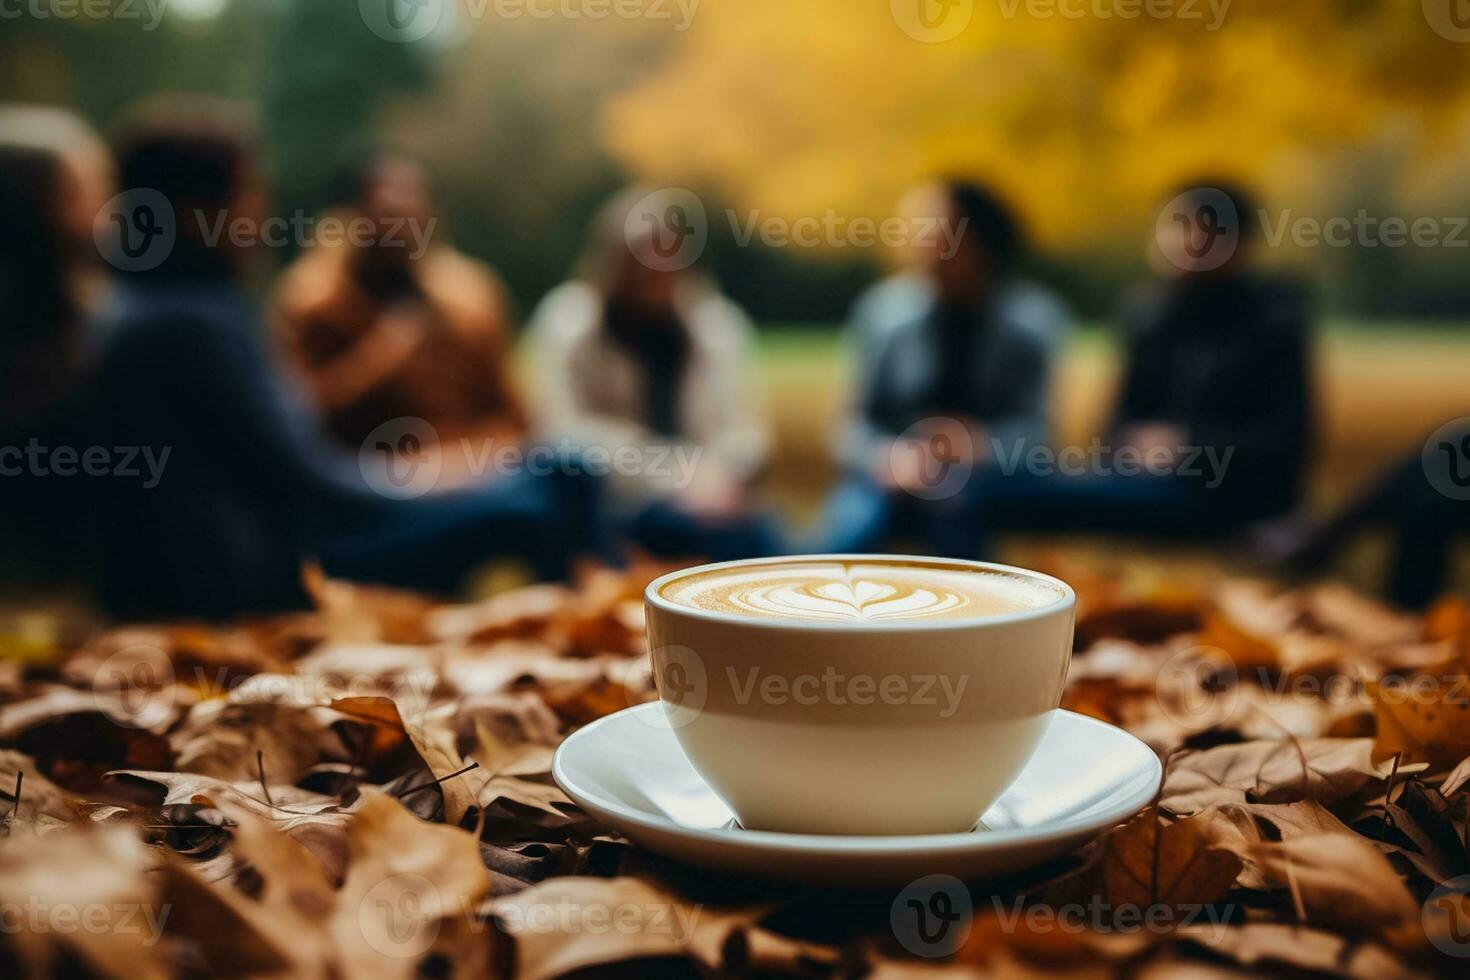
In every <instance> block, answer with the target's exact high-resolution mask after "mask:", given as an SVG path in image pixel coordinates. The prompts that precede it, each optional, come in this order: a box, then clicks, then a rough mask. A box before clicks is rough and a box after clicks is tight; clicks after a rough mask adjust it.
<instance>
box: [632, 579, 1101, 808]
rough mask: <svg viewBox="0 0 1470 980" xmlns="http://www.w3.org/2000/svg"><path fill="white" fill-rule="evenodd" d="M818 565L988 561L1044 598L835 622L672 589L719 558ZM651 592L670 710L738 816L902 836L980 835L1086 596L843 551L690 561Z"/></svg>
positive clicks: (1048, 693) (1061, 676)
mask: <svg viewBox="0 0 1470 980" xmlns="http://www.w3.org/2000/svg"><path fill="white" fill-rule="evenodd" d="M824 563H838V564H848V563H854V564H856V565H857V566H859V568H858V570H857V571H855V572H854V573H853V574H854V575H857V576H858V577H859V578H860V577H861V569H862V567H871V568H876V569H878V570H879V572H881V571H882V569H883V568H884V567H885V566H888V565H895V566H901V567H903V568H905V569H910V570H916V571H912V572H911V573H912V574H915V575H919V576H922V575H923V573H924V572H925V571H926V570H931V569H932V570H935V571H940V572H953V571H967V572H980V573H985V574H987V575H991V576H996V577H997V580H1004V581H1005V582H1006V583H1008V586H1015V587H1020V588H1022V589H1023V590H1024V589H1035V590H1038V591H1039V594H1040V597H1041V599H1042V600H1044V601H1039V604H1037V605H1035V606H1034V607H1029V608H1023V609H1019V610H1017V611H1008V612H1002V613H999V614H991V615H983V614H982V615H976V616H973V617H967V616H964V615H959V616H951V617H949V618H933V619H924V618H916V619H904V618H896V619H891V620H886V621H852V622H832V621H827V620H817V621H806V620H801V619H787V618H780V617H770V616H761V615H752V614H750V613H731V612H728V611H716V610H711V609H707V608H696V607H694V606H692V605H688V604H684V603H681V602H676V601H674V600H672V599H670V598H669V597H668V594H667V593H668V592H669V591H672V590H674V589H677V587H678V585H679V583H680V582H681V581H683V580H685V579H689V578H692V577H694V576H698V575H707V574H709V573H711V572H716V571H720V570H739V571H741V572H743V571H744V570H746V569H747V568H749V569H750V570H751V571H752V572H762V570H763V569H767V568H772V567H774V568H776V569H777V570H778V571H780V568H779V566H785V565H815V564H824ZM987 581H988V580H987ZM859 584H860V583H859ZM645 604H646V608H647V613H648V635H649V641H650V645H651V648H652V653H653V668H654V676H655V678H656V681H657V683H658V689H659V694H660V698H661V701H662V703H663V707H664V712H663V717H664V718H665V719H666V721H667V723H668V724H669V726H670V727H671V728H672V729H673V730H674V732H675V734H676V736H677V738H678V741H679V744H680V745H681V746H682V747H683V749H684V752H685V753H686V754H687V755H688V757H689V760H690V762H691V763H692V764H693V765H694V767H695V769H696V770H697V771H698V772H699V773H700V775H701V776H702V777H703V778H704V779H705V781H706V782H707V783H708V784H709V786H710V787H711V788H712V789H713V790H714V791H715V792H716V793H718V794H719V796H720V797H721V798H722V799H723V800H724V801H725V802H726V803H727V804H728V805H729V806H730V809H731V810H732V811H733V812H734V813H735V814H736V816H737V818H738V819H739V821H740V824H741V825H742V826H743V827H745V828H747V829H750V830H767V831H784V832H789V833H805V834H844V835H896V834H938V833H960V832H964V831H967V830H970V829H972V828H973V827H974V826H975V825H976V823H977V822H978V821H979V820H980V817H981V816H982V814H983V813H984V812H985V810H986V809H987V808H989V806H990V805H991V804H992V803H994V802H995V801H996V800H997V799H998V798H999V797H1000V795H1001V794H1002V793H1004V792H1005V790H1006V788H1007V787H1008V786H1009V785H1010V784H1011V783H1012V782H1013V781H1014V780H1015V778H1016V777H1017V776H1018V775H1019V774H1020V773H1021V770H1022V769H1023V768H1024V767H1025V765H1026V763H1027V761H1028V760H1029V759H1030V758H1031V756H1032V754H1033V753H1034V752H1035V750H1036V747H1037V746H1038V745H1039V744H1040V742H1041V739H1042V736H1043V735H1044V733H1045V731H1046V727H1047V725H1048V723H1049V722H1050V719H1051V717H1052V714H1053V712H1054V711H1055V710H1056V708H1057V706H1058V704H1059V703H1060V701H1061V697H1062V691H1063V688H1064V687H1065V685H1066V678H1067V667H1068V664H1069V662H1070V658H1071V650H1072V632H1073V625H1074V618H1075V612H1076V595H1075V593H1073V591H1072V589H1071V588H1070V587H1069V586H1068V585H1067V584H1066V583H1064V582H1062V581H1060V580H1058V579H1055V578H1052V577H1050V576H1047V575H1042V574H1040V573H1037V572H1030V571H1026V570H1023V569H1017V568H1010V567H1007V566H1003V565H992V564H986V563H981V562H964V561H954V560H941V559H929V558H910V557H905V556H884V555H868V556H852V555H846V556H811V557H792V558H780V559H768V560H758V561H745V562H727V563H724V564H721V565H707V566H702V567H700V568H694V569H685V570H683V571H679V572H675V573H673V574H670V575H665V576H663V577H662V578H660V579H658V580H656V581H654V582H653V583H651V584H650V585H649V587H648V590H647V592H646V594H645ZM1057 775H1058V778H1065V776H1066V774H1065V773H1058V774H1057Z"/></svg>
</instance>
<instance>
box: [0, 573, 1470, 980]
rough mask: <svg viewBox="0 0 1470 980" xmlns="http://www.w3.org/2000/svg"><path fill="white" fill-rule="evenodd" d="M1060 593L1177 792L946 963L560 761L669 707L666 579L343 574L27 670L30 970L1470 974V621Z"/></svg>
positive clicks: (1083, 707) (1087, 579)
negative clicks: (272, 606) (578, 796)
mask: <svg viewBox="0 0 1470 980" xmlns="http://www.w3.org/2000/svg"><path fill="white" fill-rule="evenodd" d="M1047 570H1048V571H1052V572H1054V573H1056V574H1060V575H1061V576H1062V577H1064V578H1066V579H1068V580H1069V581H1071V582H1072V583H1073V584H1074V585H1075V586H1076V588H1077V590H1078V594H1079V598H1080V608H1079V621H1078V643H1077V654H1076V657H1075V659H1074V661H1073V667H1072V674H1071V683H1070V685H1069V690H1068V693H1067V696H1066V702H1065V706H1066V707H1068V708H1071V709H1072V710H1075V711H1080V712H1084V713H1086V714H1090V715H1094V716H1096V717H1099V718H1103V719H1105V720H1107V721H1110V722H1112V723H1114V724H1117V725H1120V726H1122V727H1124V728H1127V729H1128V730H1130V731H1132V732H1134V733H1135V734H1137V735H1138V736H1139V737H1140V738H1142V739H1143V740H1144V741H1145V742H1147V743H1148V744H1149V745H1150V746H1152V747H1153V748H1154V749H1155V750H1156V751H1157V752H1158V753H1159V754H1160V756H1161V757H1162V758H1163V759H1164V762H1165V782H1164V786H1163V789H1162V791H1161V793H1160V795H1159V798H1158V800H1157V801H1156V802H1155V804H1154V805H1153V806H1151V807H1149V808H1148V809H1147V810H1145V811H1144V812H1143V813H1142V814H1140V815H1139V816H1137V817H1136V818H1135V819H1133V820H1131V821H1129V822H1128V823H1126V824H1125V825H1123V826H1121V827H1118V828H1116V829H1115V830H1114V831H1113V832H1111V833H1110V834H1109V835H1107V836H1106V837H1104V838H1103V839H1102V840H1099V841H1097V842H1095V843H1094V844H1092V845H1090V846H1089V847H1087V848H1086V849H1084V850H1083V851H1082V852H1080V853H1078V854H1076V855H1073V856H1072V857H1070V858H1068V859H1066V860H1064V861H1061V862H1058V863H1055V864H1053V865H1050V866H1047V867H1044V868H1040V869H1036V870H1035V871H1033V872H1030V873H1028V874H1026V875H1025V876H1023V877H1019V878H1016V879H1013V880H1006V881H992V882H977V883H974V884H973V885H972V886H971V899H972V902H971V904H972V906H973V909H974V915H973V919H972V920H970V921H967V922H966V923H965V924H964V925H965V927H966V928H967V939H966V940H965V942H964V943H963V946H962V947H961V948H959V950H958V951H957V953H955V955H954V956H952V957H950V958H948V959H945V960H941V961H938V962H935V961H930V960H925V959H922V958H918V957H915V956H912V955H910V952H909V951H906V950H905V948H904V947H903V945H902V944H901V943H900V942H898V941H897V939H896V937H895V934H894V932H893V930H892V928H891V927H890V918H889V915H890V907H891V905H892V903H893V897H894V896H893V894H892V893H887V894H877V893H849V892H833V891H817V890H810V889H803V888H800V887H798V886H793V885H781V884H772V883H762V882H757V881H747V880H734V879H729V878H720V877H715V876H712V875H710V874H707V873H703V872H700V871H697V870H694V869H689V868H683V867H678V866H674V865H672V864H670V863H668V862H666V861H663V860H661V859H659V858H658V857H657V856H655V855H652V854H649V853H647V852H644V851H641V850H639V849H637V848H635V847H633V846H632V845H630V844H629V843H628V842H626V841H625V840H622V839H621V838H619V837H617V836H616V835H613V834H610V833H608V832H607V831H605V830H602V829H601V828H599V827H598V826H597V825H596V824H594V823H593V822H591V821H590V820H589V819H588V818H587V817H586V816H585V815H584V814H582V813H581V812H579V811H578V809H577V808H576V807H575V806H573V805H572V804H571V803H570V802H569V801H568V800H567V799H566V798H565V797H564V796H563V795H562V794H561V792H560V791H559V790H558V789H557V788H556V786H555V784H554V783H553V782H552V780H551V778H550V776H549V774H548V773H549V769H550V762H551V756H552V753H553V751H554V749H555V747H556V745H557V744H558V743H559V742H560V741H561V739H562V738H564V737H565V736H566V735H567V734H568V733H569V732H570V731H572V730H573V729H575V728H576V726H578V725H582V724H585V723H587V722H589V721H591V720H593V719H595V718H598V717H601V716H603V715H606V714H609V713H611V712H614V711H617V710H620V709H622V708H624V707H627V706H628V705H630V704H636V703H639V702H641V701H644V700H647V699H649V698H651V697H652V696H653V693H652V691H651V685H650V681H649V678H648V671H647V667H646V659H647V658H646V647H645V639H644V635H643V621H642V617H643V612H642V603H641V594H642V588H643V586H644V585H645V584H646V582H647V581H649V580H650V578H651V577H652V576H653V575H654V574H656V573H657V572H659V571H661V569H656V568H652V567H635V568H633V569H631V570H628V571H626V572H613V571H607V570H593V571H588V572H587V573H586V574H584V575H583V576H582V578H581V581H580V583H579V585H578V586H577V587H576V588H563V587H559V586H531V587H526V588H522V589H516V590H513V591H508V592H503V593H500V594H498V595H496V596H494V597H492V598H490V599H488V600H485V601H483V602H479V603H476V604H473V605H443V604H439V603H436V602H434V601H431V600H429V599H427V598H424V597H420V596H415V595H410V594H405V593H397V592H390V591H386V590H380V589H373V588H366V587H360V586H353V585H348V584H345V583H340V582H334V581H329V580H326V579H324V578H322V577H321V576H320V575H319V574H317V573H314V572H312V571H311V570H308V572H307V579H308V583H309V585H310V587H311V589H312V592H313V594H314V595H315V597H316V607H317V608H316V609H315V611H313V612H310V613H303V614H297V615H290V616H282V617H279V618H275V619H271V620H266V621H255V622H245V623H240V624H237V625H235V626H233V627H230V628H215V627H201V626H190V625H140V626H132V627H123V628H116V629H110V630H107V631H101V632H97V633H95V634H92V635H83V636H79V637H77V638H76V641H75V642H70V641H68V642H65V643H61V644H58V649H56V650H55V651H54V656H49V657H32V658H29V659H28V660H26V661H24V662H21V661H11V662H6V663H3V664H0V814H3V815H4V820H5V826H4V827H3V828H0V910H3V913H4V921H3V922H0V926H3V928H0V973H3V974H4V975H27V974H33V975H51V974H65V975H81V976H117V977H128V978H152V977H172V976H277V977H353V978H358V977H368V978H371V977H413V976H420V975H423V976H486V975H490V976H517V977H532V978H539V977H551V976H560V975H563V974H566V973H569V972H576V971H588V970H591V971H593V972H596V973H607V974H615V975H632V976H641V975H649V974H657V975H711V974H713V975H726V974H765V975H798V976H800V975H814V976H880V977H881V976H910V975H912V976H915V977H927V976H931V975H940V974H945V973H952V974H955V975H959V976H967V975H970V976H994V975H1002V976H1017V977H1024V976H1030V975H1042V976H1088V977H1109V976H1125V975H1126V976H1130V977H1153V976H1177V975H1185V976H1198V977H1216V976H1218V977H1228V976H1249V975H1258V974H1260V973H1283V972H1284V973H1289V974H1291V975H1296V976H1302V975H1322V976H1351V977H1365V978H1368V977H1371V978H1387V977H1400V976H1405V977H1407V976H1464V975H1466V972H1467V970H1470V959H1467V958H1465V957H1470V930H1467V928H1466V926H1467V924H1470V906H1467V904H1466V900H1465V897H1464V892H1465V890H1466V886H1467V884H1470V877H1466V876H1470V848H1467V841H1470V825H1467V813H1466V810H1467V803H1470V707H1467V705H1470V680H1467V678H1470V607H1467V605H1466V603H1465V602H1464V601H1462V600H1456V599H1447V600H1445V601H1444V602H1443V603H1441V604H1440V605H1439V606H1437V607H1436V608H1435V609H1434V610H1433V611H1432V612H1431V613H1430V614H1428V615H1427V616H1424V617H1410V616H1405V615H1401V614H1398V613H1395V612H1393V611H1391V610H1388V609H1386V608H1383V607H1381V606H1379V605H1377V604H1376V603H1374V602H1372V601H1370V600H1367V599H1365V598H1363V597H1361V596H1359V595H1356V594H1354V593H1352V592H1350V591H1348V590H1347V589H1345V588H1343V587H1341V586H1334V585H1321V586H1308V587H1300V588H1293V589H1289V590H1288V589H1282V588H1278V587H1273V586H1271V585H1269V584H1267V583H1260V582H1250V581H1240V580H1220V581H1215V582H1211V583H1208V584H1204V585H1189V586H1185V585H1182V584H1179V583H1177V582H1176V583H1169V582H1165V583H1162V584H1160V583H1159V582H1157V581H1155V582H1139V581H1134V580H1131V579H1130V578H1129V576H1127V575H1124V574H1120V573H1119V571H1118V570H1116V569H1097V568H1082V567H1052V568H1048V569H1047ZM751 764H752V765H756V766H758V765H760V764H761V763H760V760H759V759H752V760H751ZM1055 775H1056V778H1057V779H1058V780H1065V779H1067V778H1068V774H1067V773H1064V772H1059V773H1056V774H1055ZM873 792H874V793H881V792H883V787H882V786H874V787H873ZM63 913H65V914H63ZM68 916H69V917H68ZM88 916H93V917H94V919H93V920H91V921H92V925H93V926H95V927H89V926H88V924H87V923H88V921H89V920H88V919H87V917H88ZM1457 954H1458V955H1457Z"/></svg>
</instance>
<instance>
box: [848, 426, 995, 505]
mask: <svg viewBox="0 0 1470 980" xmlns="http://www.w3.org/2000/svg"><path fill="white" fill-rule="evenodd" d="M989 458H990V441H989V437H988V435H987V432H986V429H985V427H984V425H982V424H981V423H980V422H979V421H977V420H974V419H971V420H967V421H964V422H962V421H960V420H958V419H949V418H945V419H934V420H932V421H931V422H930V423H928V424H921V425H919V426H918V427H916V429H915V431H914V434H913V435H911V436H909V437H907V438H904V439H895V440H894V441H893V442H891V443H889V445H888V449H887V451H886V452H884V453H883V454H882V456H881V458H880V459H879V460H878V467H877V474H876V475H877V479H878V482H879V484H880V485H882V486H885V487H887V488H889V489H891V490H900V491H904V492H909V493H911V492H917V491H922V490H926V489H929V488H932V487H933V486H934V484H935V479H936V477H938V478H940V479H942V478H943V476H944V474H946V473H948V472H949V471H950V470H952V469H954V468H956V467H962V468H965V469H969V468H972V467H974V466H977V465H979V464H981V463H983V462H985V461H986V460H987V459H989Z"/></svg>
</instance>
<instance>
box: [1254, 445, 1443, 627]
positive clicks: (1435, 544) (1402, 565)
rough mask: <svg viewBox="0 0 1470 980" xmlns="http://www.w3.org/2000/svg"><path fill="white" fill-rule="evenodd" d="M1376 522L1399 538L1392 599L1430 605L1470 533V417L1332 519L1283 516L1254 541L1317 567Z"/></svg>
mask: <svg viewBox="0 0 1470 980" xmlns="http://www.w3.org/2000/svg"><path fill="white" fill-rule="evenodd" d="M1374 527H1376V528H1380V529H1384V530H1387V531H1388V532H1389V535H1390V538H1391V542H1392V544H1391V551H1390V556H1389V570H1388V576H1387V582H1386V586H1385V591H1386V592H1387V594H1388V597H1389V598H1390V599H1391V600H1393V601H1394V602H1396V603H1397V604H1399V605H1400V606H1403V607H1404V608H1406V609H1424V608H1426V607H1427V606H1429V605H1430V604H1431V603H1432V602H1434V600H1435V599H1437V598H1439V596H1440V595H1441V594H1442V593H1443V591H1444V589H1445V588H1446V586H1447V585H1448V580H1449V572H1450V558H1451V553H1452V552H1453V550H1454V547H1455V545H1456V544H1457V543H1458V542H1460V541H1462V540H1463V539H1464V538H1465V536H1466V535H1467V534H1470V419H1461V420H1459V421H1458V422H1457V423H1447V425H1446V426H1445V428H1444V429H1442V430H1441V431H1439V432H1437V433H1435V434H1434V435H1433V436H1431V438H1430V441H1429V443H1428V444H1427V446H1426V449H1425V451H1424V452H1421V453H1416V454H1414V455H1413V456H1412V457H1409V458H1407V459H1404V460H1403V461H1402V462H1399V463H1397V464H1395V465H1393V466H1391V467H1389V468H1388V470H1387V471H1385V472H1384V473H1383V474H1382V475H1381V476H1379V477H1378V478H1377V479H1375V480H1373V481H1372V482H1371V483H1369V484H1368V485H1367V486H1366V487H1364V488H1363V489H1362V490H1361V491H1359V492H1358V493H1357V494H1356V495H1355V496H1354V497H1353V498H1352V499H1351V500H1349V501H1348V502H1347V503H1345V504H1344V505H1343V506H1342V507H1341V508H1339V509H1338V510H1337V511H1336V512H1335V513H1333V514H1332V515H1331V516H1330V517H1328V518H1326V519H1325V520H1315V519H1311V518H1307V517H1292V518H1289V519H1287V520H1283V521H1280V522H1277V523H1276V524H1273V525H1272V526H1270V527H1268V528H1265V529H1263V530H1262V532H1261V533H1260V534H1258V535H1257V540H1256V541H1255V542H1254V544H1255V547H1256V551H1257V552H1258V557H1260V558H1263V559H1265V560H1266V561H1268V562H1272V563H1276V564H1280V565H1282V566H1284V567H1285V568H1287V569H1289V570H1291V571H1295V572H1303V573H1311V572H1317V571H1320V570H1321V569H1322V568H1323V567H1324V566H1325V565H1326V564H1327V563H1328V562H1330V561H1331V560H1332V559H1333V557H1334V556H1335V555H1336V554H1337V553H1338V552H1339V551H1341V550H1342V549H1343V548H1344V547H1346V546H1347V545H1348V543H1349V542H1351V541H1353V540H1354V539H1356V538H1357V537H1358V536H1359V534H1360V533H1361V532H1363V531H1365V530H1367V529H1369V528H1374Z"/></svg>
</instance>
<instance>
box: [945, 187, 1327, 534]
mask: <svg viewBox="0 0 1470 980" xmlns="http://www.w3.org/2000/svg"><path fill="white" fill-rule="evenodd" d="M1255 215H1256V211H1255V208H1254V207H1253V205H1252V204H1251V202H1250V198H1249V197H1248V196H1247V195H1246V194H1245V193H1244V192H1243V191H1241V190H1239V189H1235V188H1231V187H1228V186H1226V185H1222V184H1219V183H1215V184H1195V185H1191V186H1190V187H1189V188H1187V189H1186V190H1185V191H1184V192H1183V193H1181V194H1180V195H1178V196H1177V197H1175V198H1174V199H1173V201H1171V202H1170V205H1169V208H1168V213H1166V215H1165V217H1164V219H1163V220H1162V221H1161V222H1160V235H1159V241H1158V244H1159V261H1158V262H1157V263H1156V267H1157V269H1158V270H1159V272H1160V273H1161V275H1160V278H1159V280H1158V281H1157V282H1155V283H1152V284H1150V285H1149V286H1147V287H1146V288H1144V289H1143V290H1141V291H1140V292H1139V293H1138V294H1136V296H1135V297H1134V299H1133V300H1132V302H1131V303H1130V304H1129V305H1128V307H1127V309H1126V311H1125V313H1124V315H1123V324H1124V333H1125V344H1126V350H1125V361H1126V364H1125V369H1124V378H1123V382H1122V386H1121V389H1120V392H1119V395H1118V398H1117V403H1116V407H1115V410H1114V413H1113V418H1112V422H1111V425H1110V428H1109V430H1108V433H1107V434H1106V436H1105V438H1103V439H1101V440H1099V441H1098V442H1097V443H1095V444H1094V445H1093V446H1091V447H1087V448H1086V450H1085V451H1077V452H1072V453H1070V455H1069V453H1068V451H1066V450H1063V451H1060V452H1059V453H1058V454H1057V455H1056V457H1055V458H1054V459H1052V458H1047V459H1044V460H1040V461H1039V462H1038V461H1037V460H1036V459H1035V458H1032V459H1029V460H1028V459H1026V458H1024V457H1016V458H1013V459H1012V460H1011V461H1010V463H1009V464H1008V465H1005V466H1002V467H1000V468H999V472H991V473H988V474H985V476H984V478H982V479H981V480H979V481H977V486H975V487H974V488H971V489H969V490H967V491H966V494H967V499H969V500H970V501H972V505H973V506H974V507H975V508H976V509H977V510H978V511H980V512H981V513H982V514H983V515H984V522H985V523H986V525H987V527H989V528H990V529H1002V528H1010V529H1025V530H1082V531H1086V530H1096V531H1111V532H1118V533H1128V534H1154V535H1159V536H1164V537H1218V536H1222V535H1227V534H1230V533H1232V532H1234V531H1236V530H1238V529H1240V528H1242V527H1244V526H1246V525H1249V524H1252V523H1254V522H1258V521H1263V520H1266V519H1269V518H1272V517H1275V516H1278V515H1280V514H1282V513H1285V512H1287V511H1288V510H1290V509H1291V508H1292V507H1293V506H1295V504H1296V502H1297V499H1298V496H1299V493H1300V488H1301V483H1302V477H1303V474H1304V471H1305V468H1306V464H1307V462H1308V459H1309V457H1310V452H1311V446H1312V430H1313V425H1312V414H1313V406H1312V401H1313V399H1312V384H1311V377H1312V353H1311V338H1310V330H1309V321H1310V316H1309V313H1308V309H1307V304H1306V302H1305V301H1304V299H1303V297H1302V296H1301V295H1300V293H1299V291H1298V290H1296V289H1294V288H1293V287H1291V286H1289V285H1286V284H1283V283H1277V282H1272V281H1270V280H1268V279H1266V278H1264V277H1262V276H1259V275H1257V274H1256V273H1255V272H1253V271H1252V270H1251V251H1252V247H1253V246H1254V244H1255V242H1254V240H1253V236H1252V234H1251V228H1252V227H1253V225H1254V223H1255ZM1077 448H1079V449H1080V447H1077Z"/></svg>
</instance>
